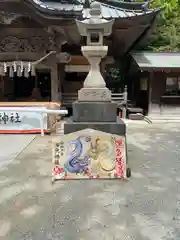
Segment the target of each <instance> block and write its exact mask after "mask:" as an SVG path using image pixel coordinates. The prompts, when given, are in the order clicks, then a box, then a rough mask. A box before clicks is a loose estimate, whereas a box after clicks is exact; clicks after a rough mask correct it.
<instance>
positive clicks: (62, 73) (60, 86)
mask: <svg viewBox="0 0 180 240" xmlns="http://www.w3.org/2000/svg"><path fill="white" fill-rule="evenodd" d="M64 79H65V64H64V63H60V64H58V100H59V101H60V102H62V99H63V97H62V94H63V83H64Z"/></svg>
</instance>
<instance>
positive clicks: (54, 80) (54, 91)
mask: <svg viewBox="0 0 180 240" xmlns="http://www.w3.org/2000/svg"><path fill="white" fill-rule="evenodd" d="M58 87H59V83H58V71H57V64H56V63H55V64H53V65H52V66H51V102H57V101H58Z"/></svg>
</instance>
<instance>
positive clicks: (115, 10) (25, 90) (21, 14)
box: [0, 0, 162, 114]
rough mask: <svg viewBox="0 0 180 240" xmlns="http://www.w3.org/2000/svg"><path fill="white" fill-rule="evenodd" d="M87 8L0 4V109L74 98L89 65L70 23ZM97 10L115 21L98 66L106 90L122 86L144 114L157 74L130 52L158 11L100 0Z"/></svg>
mask: <svg viewBox="0 0 180 240" xmlns="http://www.w3.org/2000/svg"><path fill="white" fill-rule="evenodd" d="M101 1H102V0H100V1H99V2H101ZM89 10H90V3H89V1H88V0H82V1H80V0H48V1H47V0H24V1H21V0H6V1H0V25H1V33H0V104H1V105H0V106H42V105H49V104H50V103H54V104H57V106H59V105H60V104H62V103H63V102H64V101H65V97H64V96H66V95H68V94H69V95H71V94H72V95H73V94H77V91H78V90H79V89H80V88H81V87H82V84H83V81H84V79H85V77H86V75H87V72H88V70H89V64H88V62H87V60H86V59H85V57H83V56H82V53H81V46H82V45H86V41H85V39H83V38H81V37H80V35H79V33H78V30H77V27H76V24H75V19H79V20H83V19H87V18H89V17H90V14H89ZM101 10H102V18H104V19H107V20H109V19H115V22H114V25H113V33H112V35H111V36H110V37H107V38H105V39H104V45H108V47H109V50H108V55H107V57H105V59H103V60H102V62H101V66H100V67H101V71H102V74H103V75H104V77H105V79H106V82H107V86H108V87H109V88H111V89H112V91H115V92H116V91H117V92H120V91H123V88H124V86H125V85H127V87H128V98H129V99H130V100H131V101H133V102H135V104H136V105H137V106H139V107H142V108H143V109H144V111H145V113H146V114H148V111H149V108H150V107H151V108H152V102H151V100H152V99H153V101H155V102H156V100H157V99H156V98H159V94H160V92H162V89H161V90H157V86H156V83H153V81H155V80H153V79H155V78H158V76H159V75H158V74H159V73H158V72H156V73H155V74H154V73H153V74H152V71H149V69H151V70H152V69H153V68H152V67H151V66H150V65H151V64H150V65H148V66H146V67H144V65H143V66H142V63H141V60H142V58H143V57H144V58H146V57H148V56H149V55H147V53H134V52H133V50H134V49H135V47H136V46H137V45H141V44H143V43H144V41H146V39H147V37H148V36H149V34H150V33H151V30H152V27H153V25H154V23H155V21H156V19H157V17H158V15H159V13H160V12H161V9H149V6H148V2H143V3H137V2H121V1H116V0H106V1H102V2H101ZM145 54H146V56H145ZM143 61H144V60H143ZM143 64H144V63H143ZM161 70H162V69H160V71H161ZM153 84H155V85H153ZM158 84H159V83H158ZM158 91H159V92H158ZM154 99H155V100H154ZM58 104H59V105H58Z"/></svg>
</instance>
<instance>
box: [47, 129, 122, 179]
mask: <svg viewBox="0 0 180 240" xmlns="http://www.w3.org/2000/svg"><path fill="white" fill-rule="evenodd" d="M52 154H53V157H52V158H53V169H52V182H54V181H56V180H61V179H97V178H104V179H107V178H108V179H111V178H126V141H125V137H124V136H118V135H115V134H108V133H104V132H101V131H97V130H92V129H84V130H82V131H78V132H75V133H71V134H66V135H63V136H58V137H56V138H55V139H54V140H53V143H52Z"/></svg>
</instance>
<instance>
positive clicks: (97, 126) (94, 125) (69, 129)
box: [64, 119, 126, 136]
mask: <svg viewBox="0 0 180 240" xmlns="http://www.w3.org/2000/svg"><path fill="white" fill-rule="evenodd" d="M86 128H90V129H94V130H98V131H102V132H106V133H111V134H117V135H120V136H125V134H126V124H125V123H124V122H123V121H122V120H121V119H119V121H118V123H116V122H109V123H105V122H91V123H87V122H73V121H72V120H69V121H67V122H66V123H65V124H64V134H68V133H73V132H77V131H80V130H83V129H86Z"/></svg>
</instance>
